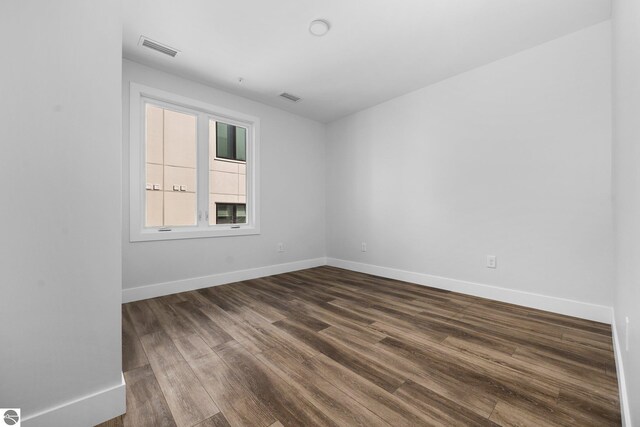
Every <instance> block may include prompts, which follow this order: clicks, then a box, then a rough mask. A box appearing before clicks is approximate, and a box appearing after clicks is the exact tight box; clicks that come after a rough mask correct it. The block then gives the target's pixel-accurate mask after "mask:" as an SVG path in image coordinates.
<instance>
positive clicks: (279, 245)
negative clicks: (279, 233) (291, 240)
mask: <svg viewBox="0 0 640 427" xmlns="http://www.w3.org/2000/svg"><path fill="white" fill-rule="evenodd" d="M278 252H284V243H282V242H280V243H278Z"/></svg>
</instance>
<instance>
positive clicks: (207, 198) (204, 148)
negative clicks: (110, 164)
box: [130, 83, 259, 241]
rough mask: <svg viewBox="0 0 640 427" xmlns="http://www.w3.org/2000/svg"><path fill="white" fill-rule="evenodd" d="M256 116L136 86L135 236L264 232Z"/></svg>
mask: <svg viewBox="0 0 640 427" xmlns="http://www.w3.org/2000/svg"><path fill="white" fill-rule="evenodd" d="M258 131H259V120H258V119H257V118H255V117H251V116H246V115H244V114H241V113H234V112H230V111H228V110H224V109H222V108H220V107H215V106H211V105H206V104H203V103H201V102H198V101H194V100H189V99H186V98H183V97H180V96H178V95H173V94H169V93H166V92H163V91H159V90H157V89H152V88H147V87H144V86H140V85H137V84H133V83H132V85H131V136H130V142H131V221H130V225H131V230H130V237H131V241H140V240H167V239H173V238H179V239H182V238H191V237H215V236H230V235H245V234H257V233H259V221H258V219H259V218H258V206H257V201H258V200H259V198H258V197H257V193H258V189H259V185H258V180H257V170H258V167H257V166H258Z"/></svg>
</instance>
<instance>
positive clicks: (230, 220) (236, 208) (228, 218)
mask: <svg viewBox="0 0 640 427" xmlns="http://www.w3.org/2000/svg"><path fill="white" fill-rule="evenodd" d="M246 220H247V205H245V204H239V203H238V204H236V203H216V223H217V224H243V223H244V222H245V221H246Z"/></svg>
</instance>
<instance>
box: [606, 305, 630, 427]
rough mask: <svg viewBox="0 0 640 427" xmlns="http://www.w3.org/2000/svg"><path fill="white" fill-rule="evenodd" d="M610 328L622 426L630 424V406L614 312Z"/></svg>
mask: <svg viewBox="0 0 640 427" xmlns="http://www.w3.org/2000/svg"><path fill="white" fill-rule="evenodd" d="M611 330H612V332H613V352H614V354H615V356H616V373H617V375H618V389H619V390H620V410H621V412H622V426H623V427H632V426H631V408H630V407H629V396H628V395H627V383H626V381H625V376H624V365H623V362H622V347H621V346H620V340H619V339H618V328H617V327H616V316H615V313H613V315H612V322H611Z"/></svg>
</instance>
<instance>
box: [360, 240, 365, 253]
mask: <svg viewBox="0 0 640 427" xmlns="http://www.w3.org/2000/svg"><path fill="white" fill-rule="evenodd" d="M360 250H361V251H362V252H367V244H366V243H365V242H362V246H361V247H360Z"/></svg>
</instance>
